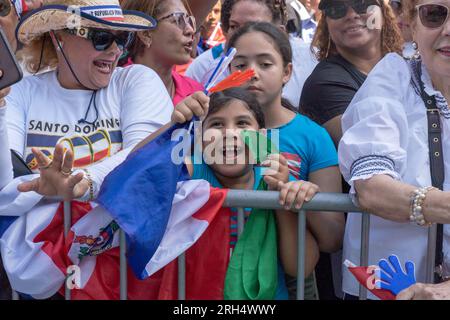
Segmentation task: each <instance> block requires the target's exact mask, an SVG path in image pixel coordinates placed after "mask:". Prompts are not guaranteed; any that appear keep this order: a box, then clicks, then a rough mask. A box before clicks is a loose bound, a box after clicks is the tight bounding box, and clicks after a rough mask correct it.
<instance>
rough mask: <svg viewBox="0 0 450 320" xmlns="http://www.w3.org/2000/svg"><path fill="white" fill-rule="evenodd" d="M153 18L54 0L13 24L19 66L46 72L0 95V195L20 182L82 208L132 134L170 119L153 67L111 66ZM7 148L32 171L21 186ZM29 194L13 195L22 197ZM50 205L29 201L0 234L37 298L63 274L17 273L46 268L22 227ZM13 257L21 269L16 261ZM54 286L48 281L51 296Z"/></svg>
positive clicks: (111, 5)
mask: <svg viewBox="0 0 450 320" xmlns="http://www.w3.org/2000/svg"><path fill="white" fill-rule="evenodd" d="M155 25H156V22H155V21H154V19H153V18H151V17H150V16H147V15H145V14H143V13H140V12H130V11H122V9H121V7H120V5H119V2H118V0H57V1H55V0H52V1H51V4H47V5H44V6H43V7H41V8H40V9H38V10H35V11H33V12H31V13H30V14H29V15H27V16H26V17H25V18H24V19H22V20H21V21H20V23H19V25H18V28H17V37H18V40H19V41H20V42H22V43H23V44H24V45H25V47H24V49H23V50H24V55H23V56H24V57H26V58H27V59H26V61H25V65H26V67H27V68H28V70H29V71H30V72H32V73H34V72H37V71H39V70H40V69H44V68H51V69H52V71H50V72H46V73H42V74H39V75H37V76H32V77H27V78H25V79H23V80H22V81H21V82H19V83H17V84H16V85H14V86H12V89H11V93H10V94H9V95H8V96H7V97H6V99H4V100H3V99H2V101H1V104H0V106H2V107H0V198H1V199H2V200H4V199H5V197H4V193H3V192H8V190H12V192H13V193H14V192H16V190H17V189H18V190H20V191H21V192H29V191H35V192H36V193H38V194H40V195H43V196H46V197H51V196H57V197H60V198H64V199H65V200H73V199H77V200H80V201H85V202H87V203H88V204H86V205H87V206H88V207H89V208H92V207H95V206H96V204H95V202H94V201H93V200H94V198H95V197H96V194H97V192H98V191H99V188H100V185H101V183H102V181H103V179H104V178H105V176H106V175H107V174H108V173H109V172H110V171H111V170H113V169H114V168H115V167H116V166H117V165H119V164H120V163H121V162H122V161H123V160H124V159H125V158H126V156H127V155H128V153H129V152H130V151H131V149H132V148H133V147H134V146H135V145H136V144H137V143H138V142H139V141H141V140H142V139H143V138H145V137H146V136H148V135H149V134H151V133H152V132H154V131H156V130H157V129H159V128H160V127H161V126H162V125H164V124H166V123H167V122H169V121H170V116H171V113H172V110H173V105H172V102H171V99H170V97H169V95H168V94H167V92H166V90H165V88H164V84H163V83H162V81H161V79H160V78H159V77H158V75H157V74H156V73H155V72H153V71H152V70H150V69H149V68H147V67H144V66H139V65H136V66H131V67H128V68H116V65H117V62H118V60H119V57H120V56H121V55H122V54H123V51H124V50H125V49H126V48H127V46H128V45H129V44H130V42H131V40H132V39H133V32H135V31H144V30H150V29H152V28H154V27H155ZM10 149H13V150H15V151H16V152H17V153H18V154H19V155H20V156H21V157H22V158H23V160H24V161H25V162H26V164H27V165H28V167H29V168H30V169H31V170H32V171H33V172H34V173H36V174H38V173H39V175H38V176H37V177H36V176H34V175H30V176H27V177H22V179H24V180H21V181H22V183H21V184H18V180H17V179H13V170H12V165H11V156H10V152H9V150H10ZM73 170H74V171H73ZM33 178H34V179H33ZM17 184H18V188H17ZM11 186H13V187H11ZM36 193H26V195H23V196H21V195H19V194H17V195H16V194H15V193H14V194H13V195H12V196H13V198H14V197H16V196H17V197H19V198H20V199H24V198H25V199H29V197H30V194H33V195H35V194H36ZM31 197H33V196H31ZM8 199H9V198H8ZM23 201H26V200H23ZM24 203H25V202H22V201H20V203H19V204H21V205H23V204H24ZM57 204H58V202H56V201H52V200H48V201H43V202H39V203H36V204H33V206H30V208H29V209H28V210H27V211H24V212H22V214H23V215H21V216H20V218H18V219H17V220H15V221H14V222H13V223H12V224H11V225H10V226H9V227H8V229H7V230H6V231H5V229H4V228H3V229H2V231H1V232H2V233H3V231H5V233H4V234H3V235H0V237H2V239H1V245H0V246H1V256H2V259H3V263H4V266H5V270H6V271H7V272H8V278H9V279H10V281H11V284H12V287H13V288H14V289H16V290H18V291H20V292H23V293H26V294H34V295H36V294H37V292H36V290H38V289H37V288H42V287H46V288H48V286H47V285H45V284H43V281H47V282H48V281H50V278H51V281H56V280H55V279H60V276H63V274H59V273H55V274H53V275H49V277H48V279H47V278H46V277H42V274H40V275H39V276H37V277H31V278H29V277H28V276H24V274H29V273H28V272H32V271H30V270H36V268H38V269H39V268H41V267H42V268H43V265H41V263H42V260H40V258H39V254H38V251H39V250H38V251H36V250H35V249H36V248H35V247H34V246H35V243H34V242H33V241H31V240H30V238H29V234H28V233H27V231H30V230H31V229H33V228H31V229H30V228H29V227H27V228H25V225H27V226H29V223H28V221H32V220H33V219H35V218H36V215H41V218H44V219H46V218H45V217H47V218H49V217H52V216H53V215H54V214H55V208H56V207H55V205H56V206H57ZM6 207H8V205H7V206H6ZM0 210H1V209H0ZM17 214H19V213H17ZM73 214H74V215H75V216H76V215H77V212H76V211H75V212H73ZM1 215H2V213H1V212H0V216H1ZM42 215H43V216H42ZM0 218H3V217H0ZM9 221H11V220H9ZM48 222H50V220H49V221H48ZM2 225H3V224H2ZM21 226H23V230H22V229H21V228H22V227H21ZM60 227H61V228H62V226H60ZM25 229H26V230H25ZM60 231H61V232H62V229H60ZM31 232H33V231H31ZM13 234H16V235H17V234H23V235H24V237H25V238H24V237H19V238H20V239H19V238H15V237H14V236H13ZM9 235H11V236H9ZM16 240H17V242H15V241H16ZM20 243H22V245H23V244H24V243H26V245H25V246H22V249H25V252H26V253H25V254H24V251H22V252H21V254H24V255H23V256H22V255H19V252H18V251H15V250H14V249H11V248H14V247H15V245H21V244H20ZM27 259H29V260H27ZM25 260H26V261H25ZM44 260H45V259H44ZM15 261H22V262H24V263H25V265H27V267H26V268H25V269H22V268H19V267H18V266H17V265H16V264H15ZM36 261H40V262H36ZM45 261H47V260H45ZM42 270H45V269H42ZM47 270H48V269H47ZM21 272H22V273H21ZM35 274H39V272H37V273H35ZM25 278H27V280H24V279H25ZM44 278H46V279H44ZM51 281H50V282H48V283H51ZM59 284H60V285H62V284H63V281H61V283H59ZM58 289H59V287H54V288H52V290H53V292H52V293H55V292H56V291H57V290H58ZM48 294H49V291H48V292H46V293H45V294H42V295H41V294H37V296H39V297H48ZM80 294H81V295H82V293H80ZM112 294H113V295H115V294H117V295H118V292H115V291H112Z"/></svg>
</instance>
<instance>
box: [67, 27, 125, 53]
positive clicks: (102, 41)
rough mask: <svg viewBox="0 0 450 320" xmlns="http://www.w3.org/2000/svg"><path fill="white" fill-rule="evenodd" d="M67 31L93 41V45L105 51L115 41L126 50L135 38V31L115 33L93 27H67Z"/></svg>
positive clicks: (96, 48) (120, 47)
mask: <svg viewBox="0 0 450 320" xmlns="http://www.w3.org/2000/svg"><path fill="white" fill-rule="evenodd" d="M65 30H66V32H68V33H70V34H73V35H76V36H78V37H82V38H85V39H87V40H91V41H92V45H93V46H94V48H95V50H97V51H105V50H107V49H108V48H109V47H111V45H112V44H113V43H114V42H115V43H116V44H117V47H118V48H119V49H120V50H122V51H124V50H125V49H126V48H128V47H129V46H130V45H131V43H132V42H133V40H134V33H133V32H128V31H121V32H120V33H117V34H114V33H111V32H109V31H105V30H101V29H91V28H75V29H65Z"/></svg>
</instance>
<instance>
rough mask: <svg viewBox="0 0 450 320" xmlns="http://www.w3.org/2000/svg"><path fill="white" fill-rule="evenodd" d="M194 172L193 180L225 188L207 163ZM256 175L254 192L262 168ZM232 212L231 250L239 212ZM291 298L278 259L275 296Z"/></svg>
mask: <svg viewBox="0 0 450 320" xmlns="http://www.w3.org/2000/svg"><path fill="white" fill-rule="evenodd" d="M193 168H194V172H193V174H192V179H203V180H206V181H208V182H209V183H210V184H211V186H212V187H215V188H223V186H222V185H221V184H220V182H219V180H217V178H216V176H215V175H214V172H213V171H212V170H211V168H210V167H209V166H208V165H207V164H206V163H204V162H203V163H201V164H194V165H193ZM253 171H254V174H255V182H254V184H253V190H257V189H258V186H259V183H260V181H261V179H262V174H261V173H262V172H261V168H260V167H254V169H253ZM232 212H233V213H234V214H232V215H231V221H230V230H231V234H230V244H229V245H230V248H231V249H233V248H234V246H235V245H236V241H237V210H235V209H232ZM250 212H251V208H245V215H246V217H247V216H248V215H249V214H250ZM288 298H289V294H288V291H287V287H286V282H285V279H284V270H283V266H282V265H281V262H280V260H279V259H278V286H277V292H276V294H275V299H276V300H287V299H288Z"/></svg>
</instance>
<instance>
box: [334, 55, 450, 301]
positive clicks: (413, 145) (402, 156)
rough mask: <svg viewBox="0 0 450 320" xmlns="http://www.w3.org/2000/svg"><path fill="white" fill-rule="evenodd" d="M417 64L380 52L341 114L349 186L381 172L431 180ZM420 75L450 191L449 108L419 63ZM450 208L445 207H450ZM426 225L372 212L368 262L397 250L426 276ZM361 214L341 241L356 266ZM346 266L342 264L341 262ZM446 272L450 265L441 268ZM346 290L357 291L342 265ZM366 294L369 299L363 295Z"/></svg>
mask: <svg viewBox="0 0 450 320" xmlns="http://www.w3.org/2000/svg"><path fill="white" fill-rule="evenodd" d="M419 65H420V64H418V63H417V61H414V60H410V61H405V60H404V59H403V58H402V57H401V56H399V55H397V54H394V53H391V54H388V55H386V56H385V57H384V58H383V59H382V60H381V61H380V62H379V63H378V64H377V65H376V66H375V68H374V69H373V70H372V72H371V73H370V74H369V76H368V78H367V79H366V81H365V82H364V84H363V86H362V87H361V89H360V90H359V91H358V92H357V94H356V95H355V97H354V99H353V100H352V102H351V104H350V106H349V107H348V109H347V110H346V112H345V113H344V115H343V117H342V130H343V132H344V135H343V138H342V140H341V142H340V144H339V163H340V168H341V171H342V174H343V175H344V178H345V179H346V181H347V182H348V183H349V184H350V186H351V188H352V189H351V193H352V194H354V193H355V190H354V187H353V183H354V181H356V180H360V179H368V178H370V177H372V176H374V175H378V174H385V175H389V176H391V177H393V178H394V179H397V180H400V181H402V182H404V183H408V184H411V185H413V186H418V187H423V186H430V185H431V177H430V167H429V163H430V162H429V155H428V133H427V130H428V129H427V126H428V124H427V115H426V108H425V105H424V102H423V101H422V99H421V96H420V94H419V92H420V91H419V90H420V89H419V87H418V83H419V81H418V79H417V76H415V74H420V73H417V72H416V71H417V70H416V69H417V68H419V67H418V66H419ZM420 71H421V74H422V76H421V79H422V81H423V83H424V88H425V91H426V93H427V94H428V95H430V96H434V97H435V98H436V102H437V107H438V108H439V110H440V114H441V126H442V147H443V153H444V154H443V156H444V167H445V181H444V190H450V111H449V108H448V103H447V101H446V99H445V98H444V97H443V95H442V94H441V93H440V92H439V91H436V90H435V89H433V86H432V84H431V79H430V77H429V74H428V72H427V70H426V68H425V66H423V65H422V67H421V70H420ZM449 214H450V213H449ZM427 230H428V229H427V228H423V227H419V226H416V225H414V224H409V223H396V222H392V221H388V220H385V219H382V218H380V217H377V216H374V215H372V216H371V224H370V250H369V264H377V263H378V261H379V260H380V259H382V258H387V257H388V256H389V255H390V254H396V255H397V256H398V257H399V259H400V261H402V263H404V262H405V261H406V260H411V261H413V262H414V263H415V265H416V279H417V281H419V282H424V280H425V263H426V250H427ZM360 236H361V216H360V214H356V213H351V214H349V216H348V220H347V226H346V231H345V239H344V253H343V254H344V259H349V260H350V261H352V262H354V263H356V264H358V263H359V248H360V239H361V238H360ZM449 236H450V229H449V228H448V225H445V226H444V259H445V262H446V264H447V265H446V266H444V268H445V267H450V263H449V262H450V254H449V247H448V245H449V243H450V237H449ZM344 269H346V268H344ZM447 273H449V274H450V268H448V269H447ZM343 278H344V279H343V289H344V292H346V293H349V294H352V295H358V284H357V283H356V281H355V280H354V278H353V277H352V276H351V275H350V273H349V272H348V270H344V271H343ZM369 298H374V296H373V295H370V294H369Z"/></svg>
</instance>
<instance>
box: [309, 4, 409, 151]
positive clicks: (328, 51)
mask: <svg viewBox="0 0 450 320" xmlns="http://www.w3.org/2000/svg"><path fill="white" fill-rule="evenodd" d="M319 9H320V10H322V13H323V17H322V19H321V20H320V22H319V25H318V27H317V31H316V34H315V37H314V40H313V42H312V45H311V48H312V49H313V51H314V52H316V56H317V58H318V60H319V61H320V63H319V65H318V66H317V68H316V69H315V70H314V72H313V73H312V74H311V75H310V77H309V78H308V79H307V81H306V83H305V85H304V87H303V91H302V96H301V99H300V107H301V110H302V111H303V112H304V113H305V114H307V115H308V116H309V117H311V118H312V119H314V120H315V121H317V122H318V123H319V124H321V125H323V126H324V127H325V129H327V130H328V132H329V133H330V135H331V137H332V138H333V140H334V142H335V144H336V145H337V144H338V143H339V140H340V138H341V137H342V130H341V125H340V121H341V117H342V114H343V113H344V111H345V109H346V108H347V107H348V105H349V104H350V101H351V100H352V98H353V96H354V94H355V93H356V91H357V90H358V89H359V87H360V86H361V85H362V83H363V82H364V80H365V79H366V77H367V74H368V73H369V72H370V70H372V68H373V67H374V66H375V65H376V64H377V63H378V61H380V60H381V58H383V56H384V55H385V54H387V53H389V52H401V46H402V41H401V36H400V34H399V30H398V27H397V26H396V21H395V18H394V16H393V13H392V9H391V8H390V7H389V6H388V5H385V4H384V2H383V1H381V0H349V1H347V0H345V1H336V0H322V1H321V2H320V5H319ZM317 92H320V94H317Z"/></svg>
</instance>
